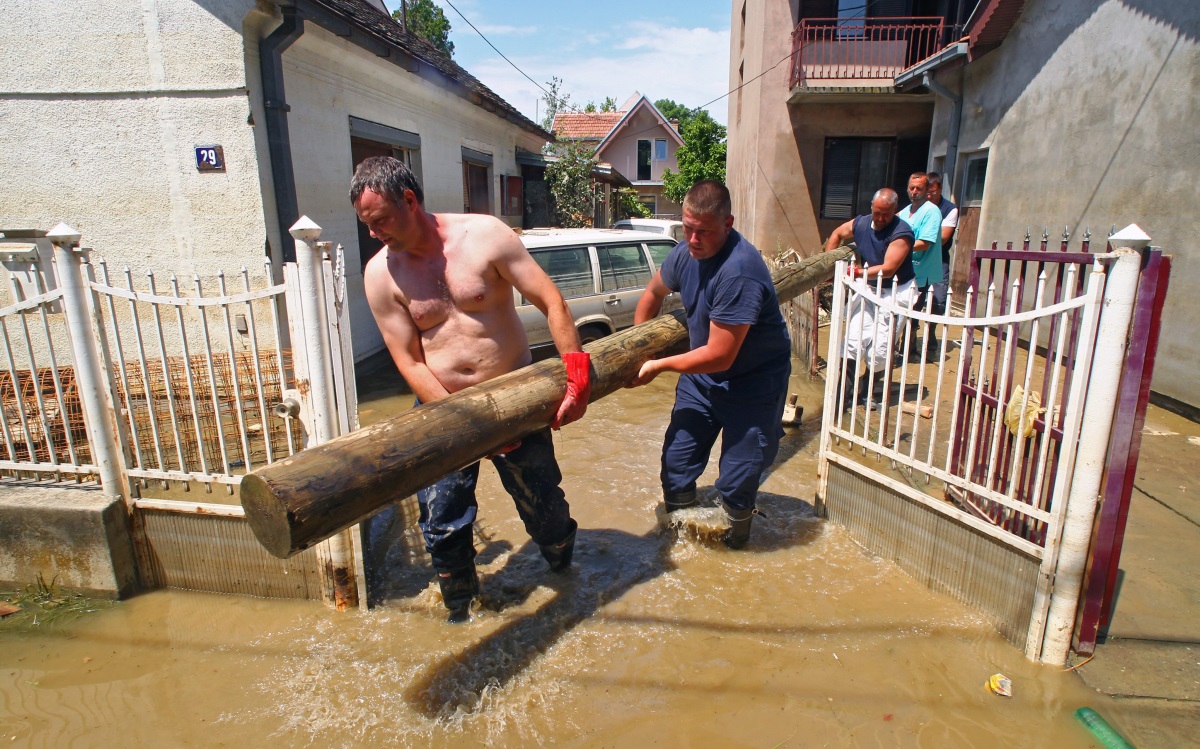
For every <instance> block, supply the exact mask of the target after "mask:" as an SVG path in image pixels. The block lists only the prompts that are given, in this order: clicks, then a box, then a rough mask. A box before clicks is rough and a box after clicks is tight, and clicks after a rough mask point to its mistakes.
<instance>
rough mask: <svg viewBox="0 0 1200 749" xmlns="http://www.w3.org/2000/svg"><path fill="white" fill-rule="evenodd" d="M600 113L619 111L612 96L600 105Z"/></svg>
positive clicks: (605, 98)
mask: <svg viewBox="0 0 1200 749" xmlns="http://www.w3.org/2000/svg"><path fill="white" fill-rule="evenodd" d="M600 111H601V112H615V111H617V100H616V99H614V98H612V97H611V96H606V97H604V103H603V104H601V105H600Z"/></svg>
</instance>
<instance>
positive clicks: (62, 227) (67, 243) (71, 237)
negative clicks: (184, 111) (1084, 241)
mask: <svg viewBox="0 0 1200 749" xmlns="http://www.w3.org/2000/svg"><path fill="white" fill-rule="evenodd" d="M1114 228H1115V227H1114ZM81 236H83V235H82V234H80V233H79V232H77V231H75V230H74V229H72V228H71V227H69V226H67V225H66V223H64V222H61V221H60V222H59V224H58V226H56V227H54V228H53V229H51V230H50V231H48V232H46V239H49V240H50V241H51V242H53V243H54V244H56V245H58V246H59V247H66V248H67V249H71V248H72V247H76V246H78V245H79V238H80V237H81Z"/></svg>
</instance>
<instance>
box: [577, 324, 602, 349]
mask: <svg viewBox="0 0 1200 749" xmlns="http://www.w3.org/2000/svg"><path fill="white" fill-rule="evenodd" d="M606 335H608V331H607V330H605V329H604V328H602V327H600V326H599V325H584V326H583V327H582V328H580V329H579V343H580V344H581V345H584V346H586V345H587V344H589V343H591V342H592V341H598V340H600V339H601V338H603V337H604V336H606Z"/></svg>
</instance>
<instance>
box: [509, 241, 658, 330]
mask: <svg viewBox="0 0 1200 749" xmlns="http://www.w3.org/2000/svg"><path fill="white" fill-rule="evenodd" d="M521 241H522V242H524V243H525V248H526V249H528V250H529V254H530V255H532V256H533V259H534V260H536V261H537V264H538V265H540V266H541V267H542V270H544V271H546V273H547V275H549V276H550V278H551V279H552V280H553V281H554V283H555V284H556V285H557V286H558V288H559V291H561V292H562V295H563V297H564V298H565V299H566V300H567V305H568V306H569V307H570V308H571V314H572V315H573V316H574V318H575V327H576V328H578V330H579V338H580V340H581V341H582V342H583V343H590V342H591V341H594V340H596V339H597V338H602V337H603V336H606V335H608V334H610V333H613V332H615V331H617V330H621V329H622V328H627V327H629V326H630V325H633V314H634V312H635V311H636V310H637V303H638V300H639V299H640V298H641V296H642V292H643V291H644V290H645V288H646V284H647V283H649V282H650V279H651V278H652V277H653V276H654V272H655V270H656V269H657V268H658V264H659V263H661V262H662V261H663V260H664V259H666V257H667V254H668V253H669V252H670V251H671V250H672V249H673V248H674V247H675V244H676V243H675V242H674V241H673V240H671V239H670V238H668V237H665V236H663V235H661V234H650V233H647V232H641V231H622V230H619V229H528V230H526V231H525V232H524V233H523V234H521ZM513 294H514V296H515V297H516V298H515V301H516V305H517V314H518V315H519V316H520V318H521V322H522V323H523V324H524V326H525V333H526V335H527V336H528V337H529V345H530V347H533V348H536V347H539V346H545V345H549V344H553V339H552V338H551V337H550V326H549V324H548V323H547V322H546V317H545V316H544V315H543V314H542V313H541V311H540V310H539V309H538V308H537V307H535V306H533V305H532V304H530V303H529V302H528V301H526V300H525V298H524V297H523V296H521V294H520V292H518V291H516V290H514V291H513ZM679 307H680V302H679V298H678V295H676V294H671V295H669V296H668V297H667V298H666V299H665V300H664V301H663V310H662V311H663V312H664V313H665V312H671V311H672V310H675V309H678V308H679Z"/></svg>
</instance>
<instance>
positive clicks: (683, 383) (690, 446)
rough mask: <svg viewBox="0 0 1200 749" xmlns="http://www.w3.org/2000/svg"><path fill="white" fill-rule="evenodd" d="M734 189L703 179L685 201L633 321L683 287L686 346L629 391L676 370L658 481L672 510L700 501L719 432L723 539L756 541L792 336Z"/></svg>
mask: <svg viewBox="0 0 1200 749" xmlns="http://www.w3.org/2000/svg"><path fill="white" fill-rule="evenodd" d="M732 214H733V208H732V203H731V201H730V197H729V190H728V189H727V188H726V187H725V185H723V184H721V183H720V182H718V181H716V180H703V181H701V182H697V183H696V184H695V185H694V186H693V187H692V189H691V190H688V193H687V196H686V197H684V200H683V231H684V236H685V238H686V241H684V242H681V243H679V244H678V245H676V246H675V249H673V250H671V253H670V254H669V255H668V256H667V259H666V260H665V261H663V263H662V266H661V267H660V268H659V270H658V272H657V273H656V274H655V275H654V278H652V279H651V280H650V283H649V285H647V287H646V291H645V293H643V294H642V298H641V300H640V301H639V302H638V307H637V312H636V314H635V318H634V319H635V322H637V323H642V322H645V321H646V320H649V319H650V318H652V317H655V316H657V315H658V313H659V312H660V311H661V309H662V303H663V299H664V298H665V297H666V296H667V294H669V293H671V292H673V291H676V292H679V295H680V298H681V299H682V301H683V307H684V311H685V313H686V314H687V325H688V335H689V336H690V339H691V343H690V350H689V351H687V352H686V353H683V354H678V355H676V356H668V357H665V358H662V359H651V360H650V361H648V362H646V363H645V364H643V365H642V368H641V371H639V372H638V376H637V378H636V379H635V380H634V381H633V382H632V383H630V387H635V386H638V385H644V384H646V383H647V382H650V381H651V380H653V379H654V378H655V377H656V376H657V375H658V374H659V373H660V372H678V373H679V374H680V375H681V376H680V378H679V383H678V385H677V386H676V388H675V407H674V409H673V410H672V411H671V424H670V426H668V427H667V434H666V437H665V438H664V440H663V455H662V472H661V475H660V477H661V479H662V487H663V498H664V500H665V502H666V506H667V511H668V512H672V511H674V510H678V509H682V508H684V507H690V506H692V505H694V504H695V503H696V480H697V479H698V478H700V474H701V473H703V472H704V468H705V466H707V465H708V457H709V454H710V452H711V451H712V448H713V445H714V444H715V443H716V441H717V435H718V434H721V435H722V437H721V459H720V475H719V476H718V478H717V481H716V487H717V492H718V493H719V494H720V496H721V505H722V507H724V509H725V512H726V514H727V515H728V516H729V521H730V529H729V530H728V531H727V532H726V533H725V537H724V539H723V540H724V542H725V545H726V546H728V547H730V548H732V549H740V548H742V547H743V546H745V545H746V543H747V542H748V541H749V539H750V522H751V520H752V519H753V517H754V514H755V512H756V510H755V504H754V502H755V497H756V496H757V495H758V485H759V482H760V480H761V479H762V475H763V472H764V471H766V469H767V468H769V467H770V465H771V463H772V461H774V460H775V454H776V453H777V452H778V450H779V438H780V437H781V436H782V435H783V428H782V427H781V425H780V424H781V421H782V419H783V405H784V400H785V398H786V396H787V385H788V377H789V375H790V374H791V367H792V363H791V350H792V344H791V339H790V338H789V337H788V332H787V325H786V324H785V323H784V321H783V315H782V314H781V313H780V311H779V299H778V298H777V297H776V296H775V285H774V283H773V282H772V280H771V272H770V271H769V270H767V265H766V263H765V262H763V259H762V255H760V254H759V252H758V250H757V249H755V248H754V245H752V244H750V243H749V242H747V241H746V239H745V238H744V237H742V235H741V234H739V233H738V232H736V231H734V229H733V215H732Z"/></svg>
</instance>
